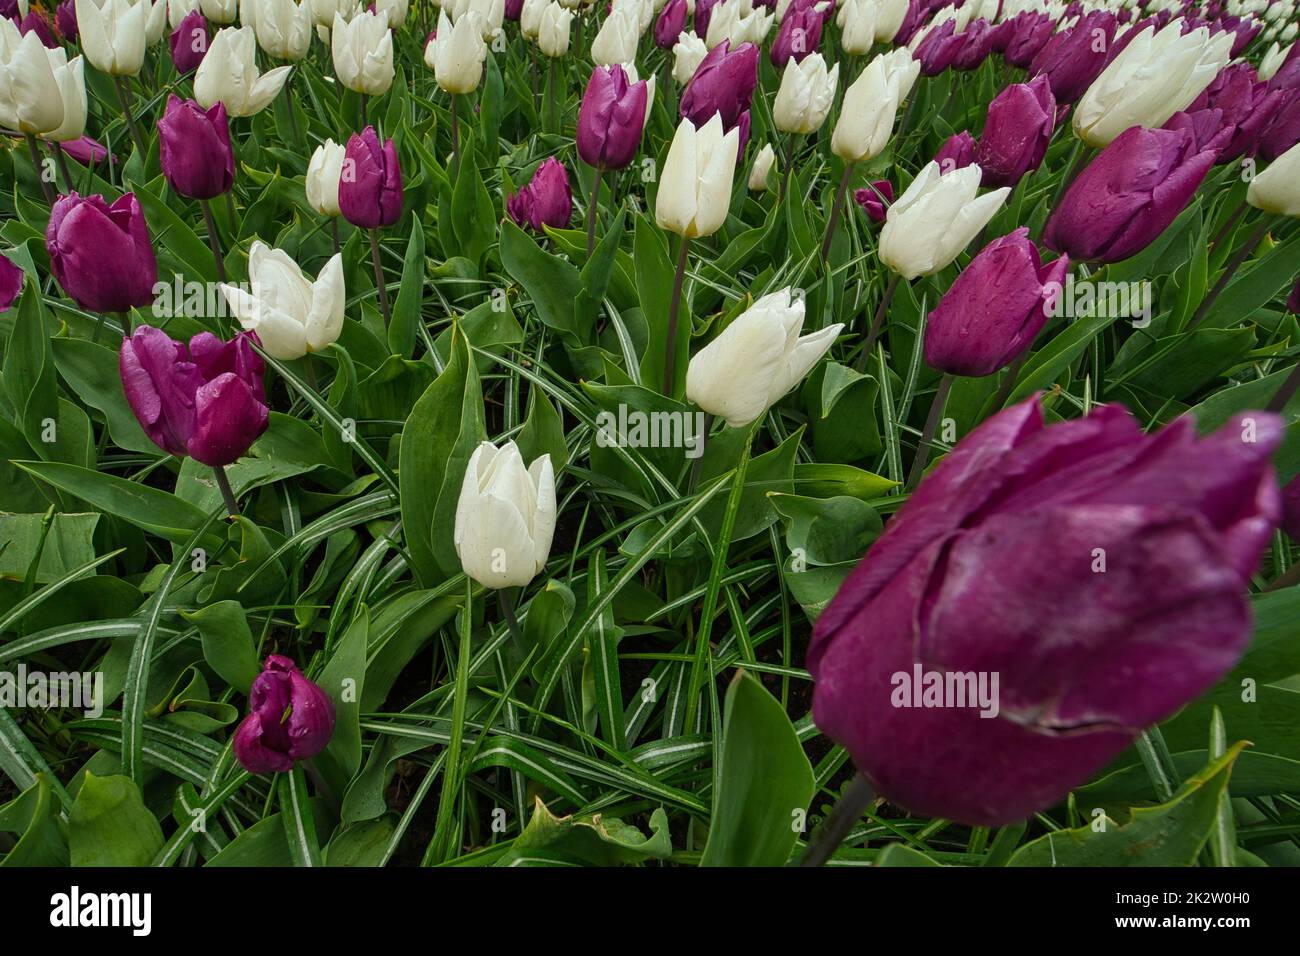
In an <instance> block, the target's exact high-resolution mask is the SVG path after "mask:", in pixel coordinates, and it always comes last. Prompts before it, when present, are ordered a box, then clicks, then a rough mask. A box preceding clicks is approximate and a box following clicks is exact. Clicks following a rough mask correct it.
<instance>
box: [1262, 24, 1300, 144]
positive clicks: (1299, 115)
mask: <svg viewBox="0 0 1300 956" xmlns="http://www.w3.org/2000/svg"><path fill="white" fill-rule="evenodd" d="M1297 45H1300V44H1297ZM1270 93H1272V94H1274V95H1276V96H1277V97H1279V102H1278V104H1277V107H1276V109H1275V110H1274V112H1273V115H1272V116H1270V117H1269V118H1268V125H1267V126H1266V127H1265V128H1264V130H1263V131H1262V132H1261V133H1260V135H1259V139H1258V140H1257V142H1256V150H1257V152H1258V154H1259V156H1260V157H1261V158H1262V159H1264V160H1265V161H1266V162H1270V163H1271V162H1272V161H1273V160H1275V159H1277V158H1278V157H1279V156H1281V155H1282V154H1283V153H1285V152H1286V151H1287V150H1289V149H1290V148H1291V147H1292V146H1294V145H1295V144H1296V143H1300V89H1294V90H1283V89H1279V90H1270Z"/></svg>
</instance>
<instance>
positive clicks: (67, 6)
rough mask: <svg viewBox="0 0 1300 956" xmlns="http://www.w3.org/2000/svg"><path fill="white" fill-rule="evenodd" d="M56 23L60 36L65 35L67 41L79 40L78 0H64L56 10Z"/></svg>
mask: <svg viewBox="0 0 1300 956" xmlns="http://www.w3.org/2000/svg"><path fill="white" fill-rule="evenodd" d="M54 25H55V26H56V27H57V28H58V30H59V36H61V37H63V39H64V41H65V42H67V43H76V42H77V36H78V31H77V4H76V0H63V2H62V3H60V4H59V6H58V9H57V10H55V11H54Z"/></svg>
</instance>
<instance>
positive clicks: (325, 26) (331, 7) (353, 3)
mask: <svg viewBox="0 0 1300 956" xmlns="http://www.w3.org/2000/svg"><path fill="white" fill-rule="evenodd" d="M309 3H310V4H311V19H312V23H313V24H315V26H316V28H317V30H324V31H326V33H328V31H329V29H330V27H332V26H333V25H334V14H336V13H338V14H342V16H343V19H344V20H351V19H352V17H353V15H354V14H356V12H357V10H359V9H360V8H361V2H360V0H309Z"/></svg>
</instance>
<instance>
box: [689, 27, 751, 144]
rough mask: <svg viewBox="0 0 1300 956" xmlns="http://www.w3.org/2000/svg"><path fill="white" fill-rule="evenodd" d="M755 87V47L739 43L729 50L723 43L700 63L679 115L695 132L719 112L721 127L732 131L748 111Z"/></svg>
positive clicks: (692, 77)
mask: <svg viewBox="0 0 1300 956" xmlns="http://www.w3.org/2000/svg"><path fill="white" fill-rule="evenodd" d="M757 85H758V47H756V46H754V45H753V44H752V43H742V44H741V45H740V46H738V47H736V48H735V49H731V45H730V44H729V43H726V42H724V43H722V44H720V45H718V46H715V47H714V48H713V49H712V50H710V51H709V52H708V55H707V56H705V57H704V59H703V60H701V61H700V65H699V67H697V68H696V70H695V73H694V74H693V75H692V76H691V79H690V82H688V83H687V84H686V89H685V90H684V91H683V92H682V101H681V104H680V108H679V112H680V114H681V115H682V116H683V117H685V118H686V119H689V120H690V121H691V124H692V125H693V126H695V127H696V128H697V129H698V128H699V127H701V126H703V125H704V124H705V123H707V122H708V120H709V117H711V116H713V114H714V113H720V114H721V116H722V125H723V127H724V128H726V129H731V128H732V127H734V126H735V125H736V123H737V122H738V121H739V120H740V114H741V113H743V112H745V110H747V109H749V104H750V101H751V100H752V99H753V96H754V87H755V86H757Z"/></svg>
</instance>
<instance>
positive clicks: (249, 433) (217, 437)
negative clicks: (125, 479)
mask: <svg viewBox="0 0 1300 956" xmlns="http://www.w3.org/2000/svg"><path fill="white" fill-rule="evenodd" d="M256 342H257V334H256V333H254V332H240V333H239V334H238V335H236V336H235V337H234V338H233V339H231V340H230V341H229V342H223V341H222V340H221V339H219V338H217V337H216V336H215V335H213V334H212V333H211V332H200V333H199V334H198V335H196V336H194V337H193V338H192V339H190V342H189V346H188V347H187V346H186V345H185V343H183V342H177V341H176V340H175V339H173V338H172V337H171V336H169V335H168V334H167V333H166V332H164V331H163V330H162V329H155V328H153V327H152V326H149V325H142V326H140V327H139V328H137V329H136V330H135V331H134V332H133V333H131V336H130V338H126V339H123V340H122V350H121V351H120V352H119V353H118V370H119V372H120V373H121V376H122V390H123V391H124V392H126V400H127V402H128V403H129V404H130V406H131V411H133V412H135V417H136V418H137V419H138V420H139V422H140V427H142V428H143V429H144V432H145V434H146V435H148V436H149V440H150V441H152V442H153V443H154V444H155V445H157V446H158V447H159V448H161V449H162V450H163V451H165V452H167V453H168V454H169V455H175V456H177V457H178V458H184V457H185V456H187V455H188V456H189V457H190V458H193V459H194V460H195V461H200V462H202V463H203V464H205V465H211V466H212V467H214V468H219V467H222V466H224V465H229V464H231V463H232V462H234V461H237V460H238V459H239V458H240V457H242V456H243V455H244V454H245V453H246V452H247V451H248V449H249V447H250V446H251V445H252V444H253V442H254V441H256V440H257V439H258V437H259V436H260V435H261V434H262V433H263V432H264V431H266V427H267V424H268V422H269V411H268V409H267V406H266V393H265V391H264V389H263V386H262V374H263V372H264V370H265V365H264V363H263V362H262V359H261V357H260V356H259V355H258V354H257V353H256V352H255V351H254V350H253V345H254V343H256Z"/></svg>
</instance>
